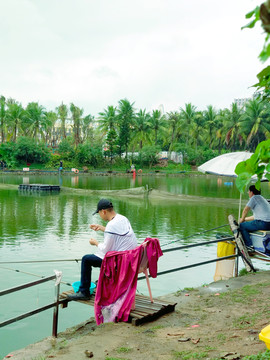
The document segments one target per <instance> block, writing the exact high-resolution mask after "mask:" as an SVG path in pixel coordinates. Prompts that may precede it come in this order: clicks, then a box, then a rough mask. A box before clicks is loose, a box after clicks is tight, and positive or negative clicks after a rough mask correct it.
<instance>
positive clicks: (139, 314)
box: [59, 290, 176, 326]
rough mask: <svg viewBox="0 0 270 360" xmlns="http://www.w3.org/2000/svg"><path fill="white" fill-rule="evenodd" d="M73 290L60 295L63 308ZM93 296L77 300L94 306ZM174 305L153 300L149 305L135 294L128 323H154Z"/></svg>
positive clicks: (147, 298)
mask: <svg viewBox="0 0 270 360" xmlns="http://www.w3.org/2000/svg"><path fill="white" fill-rule="evenodd" d="M73 293H74V291H73V290H69V291H66V292H63V293H62V294H60V296H59V298H60V303H61V304H62V306H63V307H64V308H65V307H67V306H68V303H69V301H70V300H68V299H67V295H69V294H73ZM94 301H95V296H94V294H93V296H91V298H90V300H87V301H85V300H78V301H77V302H80V303H82V304H86V305H90V306H94ZM175 305H176V303H170V302H168V301H165V300H160V299H154V302H153V303H151V301H150V298H149V297H147V296H144V295H138V294H136V297H135V309H134V310H132V311H131V312H130V315H129V320H128V322H130V323H132V325H135V326H137V325H140V324H143V323H146V322H150V321H154V320H156V319H158V318H159V317H160V316H162V315H165V314H168V313H170V312H173V311H174V309H175Z"/></svg>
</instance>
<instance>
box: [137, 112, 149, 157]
mask: <svg viewBox="0 0 270 360" xmlns="http://www.w3.org/2000/svg"><path fill="white" fill-rule="evenodd" d="M150 119H151V116H150V114H149V113H148V112H146V110H145V109H144V110H139V112H137V113H136V115H135V118H134V136H133V139H134V142H136V143H137V142H139V149H140V150H141V149H142V147H143V144H144V143H147V142H148V143H149V142H150V130H151V128H150V126H151V123H150Z"/></svg>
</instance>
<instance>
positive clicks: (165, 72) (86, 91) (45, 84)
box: [0, 0, 263, 115]
mask: <svg viewBox="0 0 270 360" xmlns="http://www.w3.org/2000/svg"><path fill="white" fill-rule="evenodd" d="M257 3H258V2H255V1H247V0H227V1H226V2H220V1H216V0H204V1H201V0H193V1H184V0H147V1H145V0H137V1H136V2H134V1H128V0H114V1H112V0H100V1H98V2H97V1H94V0H76V1H74V0H58V1H53V0H8V1H6V0H0V33H1V36H0V49H1V56H0V66H1V69H2V71H1V72H0V94H2V95H4V96H6V97H12V98H15V99H16V100H18V101H21V102H22V103H23V104H24V105H26V104H27V103H28V102H30V101H39V103H40V104H42V105H43V106H45V107H46V108H48V110H49V109H53V108H54V107H56V106H58V105H59V104H60V103H61V102H62V101H63V102H64V103H66V104H69V103H70V102H74V103H75V104H76V105H78V106H80V107H83V108H84V110H85V114H87V113H91V114H93V115H96V114H97V113H98V112H100V111H102V110H103V109H104V108H105V107H107V106H108V105H117V103H118V101H119V100H120V99H122V98H128V99H129V100H130V101H132V102H135V106H136V108H146V110H148V111H151V110H152V109H154V108H157V107H158V106H159V105H160V104H163V105H164V108H165V111H173V110H178V109H179V107H181V106H184V104H185V103H187V102H192V103H193V104H194V105H196V106H197V108H199V109H204V108H205V107H206V106H207V105H209V104H212V105H214V106H216V107H217V108H223V107H228V106H229V105H230V104H231V102H232V101H233V99H234V98H236V97H247V96H250V95H251V94H252V93H253V89H251V88H249V86H251V85H252V84H254V83H255V82H256V74H257V73H258V72H259V71H260V69H261V68H262V66H263V65H262V64H260V62H259V60H258V59H257V56H258V54H259V52H260V50H261V48H262V45H263V35H262V31H261V30H260V29H259V28H258V29H254V30H243V31H241V26H243V25H244V24H245V23H246V22H247V20H246V19H245V14H246V13H247V12H248V11H249V10H251V9H252V8H254V7H255V6H256V4H257Z"/></svg>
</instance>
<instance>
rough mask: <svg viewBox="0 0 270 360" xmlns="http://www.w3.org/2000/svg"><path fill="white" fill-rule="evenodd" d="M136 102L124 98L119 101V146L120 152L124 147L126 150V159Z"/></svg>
mask: <svg viewBox="0 0 270 360" xmlns="http://www.w3.org/2000/svg"><path fill="white" fill-rule="evenodd" d="M133 105H134V103H132V104H131V103H130V102H129V101H128V100H127V99H122V100H120V101H119V102H118V108H117V118H118V126H119V136H118V146H119V153H120V154H121V153H122V149H123V147H124V149H125V152H126V160H127V153H128V147H129V144H130V138H131V129H132V127H133V126H134V117H135V114H134V108H133Z"/></svg>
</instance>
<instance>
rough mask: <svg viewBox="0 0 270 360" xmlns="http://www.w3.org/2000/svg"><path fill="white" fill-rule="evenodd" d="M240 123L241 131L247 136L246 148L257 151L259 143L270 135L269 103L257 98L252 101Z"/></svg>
mask: <svg viewBox="0 0 270 360" xmlns="http://www.w3.org/2000/svg"><path fill="white" fill-rule="evenodd" d="M239 122H240V129H241V131H242V132H243V133H244V134H245V135H246V147H247V148H250V150H252V151H253V150H255V148H256V147H257V145H258V144H259V142H261V141H263V140H266V139H268V138H269V135H270V106H269V103H268V102H266V101H263V100H261V99H257V98H254V99H252V100H250V101H249V102H248V103H247V104H246V109H245V112H244V113H243V115H242V116H241V118H240V120H239Z"/></svg>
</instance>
